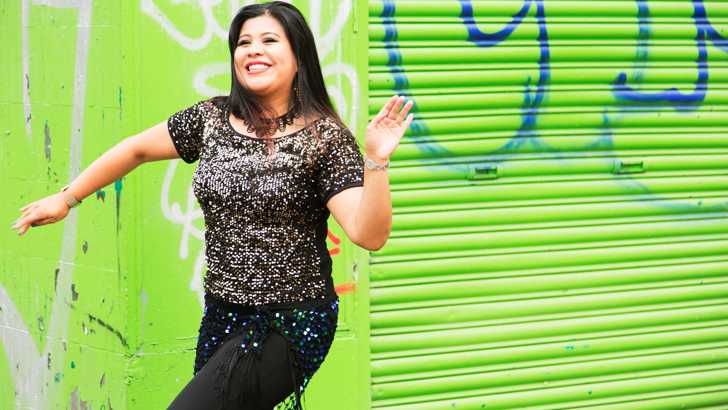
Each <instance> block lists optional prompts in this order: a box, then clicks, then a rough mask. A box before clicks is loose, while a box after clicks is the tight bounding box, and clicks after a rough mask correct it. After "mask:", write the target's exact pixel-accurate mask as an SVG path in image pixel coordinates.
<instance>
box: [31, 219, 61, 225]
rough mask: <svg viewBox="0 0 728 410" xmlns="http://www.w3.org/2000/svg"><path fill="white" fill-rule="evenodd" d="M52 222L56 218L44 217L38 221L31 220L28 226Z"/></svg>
mask: <svg viewBox="0 0 728 410" xmlns="http://www.w3.org/2000/svg"><path fill="white" fill-rule="evenodd" d="M53 222H56V218H45V219H41V220H40V221H36V222H33V223H32V224H30V226H42V225H48V224H51V223H53Z"/></svg>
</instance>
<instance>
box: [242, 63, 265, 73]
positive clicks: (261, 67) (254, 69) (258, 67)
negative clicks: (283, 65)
mask: <svg viewBox="0 0 728 410" xmlns="http://www.w3.org/2000/svg"><path fill="white" fill-rule="evenodd" d="M268 68H270V64H268V63H264V62H262V61H251V62H249V63H247V64H245V71H247V72H248V73H250V74H258V73H262V72H264V71H266V70H268Z"/></svg>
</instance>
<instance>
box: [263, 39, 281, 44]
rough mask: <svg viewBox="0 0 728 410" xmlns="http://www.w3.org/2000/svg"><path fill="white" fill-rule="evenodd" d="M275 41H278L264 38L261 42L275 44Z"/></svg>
mask: <svg viewBox="0 0 728 410" xmlns="http://www.w3.org/2000/svg"><path fill="white" fill-rule="evenodd" d="M277 41H278V40H276V39H274V38H266V39H265V40H263V42H264V43H275V42H277Z"/></svg>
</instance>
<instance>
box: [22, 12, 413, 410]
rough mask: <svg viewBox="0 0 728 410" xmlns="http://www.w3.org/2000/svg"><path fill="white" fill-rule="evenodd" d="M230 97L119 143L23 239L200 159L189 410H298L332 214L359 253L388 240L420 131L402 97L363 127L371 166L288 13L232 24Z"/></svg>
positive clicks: (321, 337) (318, 319)
mask: <svg viewBox="0 0 728 410" xmlns="http://www.w3.org/2000/svg"><path fill="white" fill-rule="evenodd" d="M229 47H230V56H231V70H232V85H231V90H230V95H229V96H226V97H216V98H213V99H210V100H206V101H201V102H199V103H197V104H195V105H193V106H192V107H189V108H187V109H185V110H182V111H180V112H178V113H176V114H174V115H172V116H171V117H170V118H169V119H168V120H167V121H165V122H163V123H160V124H158V125H156V126H154V127H152V128H150V129H148V130H145V131H143V132H141V133H140V134H138V135H136V136H133V137H130V138H127V139H126V140H124V141H122V142H121V143H119V144H118V145H116V146H115V147H113V148H112V149H110V150H109V151H107V152H106V153H105V154H103V155H102V156H101V157H100V158H98V159H97V160H96V161H94V163H92V164H91V165H90V166H89V167H88V168H87V169H86V170H85V171H84V172H82V173H81V174H80V175H79V176H78V178H76V179H75V180H74V181H73V182H72V183H71V184H70V185H69V186H66V187H65V188H63V190H62V191H61V192H59V193H58V194H55V195H51V196H49V197H46V198H43V199H41V200H39V201H36V202H33V203H31V204H28V205H26V206H25V207H23V208H21V211H22V215H21V217H20V218H19V219H18V221H16V223H15V225H14V229H17V230H18V233H19V234H20V235H22V234H24V233H25V232H26V231H27V230H28V229H29V228H30V227H31V226H41V225H45V224H49V223H53V222H57V221H59V220H61V219H63V218H64V217H65V216H66V214H67V213H68V211H69V209H70V208H71V207H73V206H76V205H78V203H80V201H81V200H82V199H83V198H85V197H86V196H88V195H90V194H91V193H93V192H95V191H96V190H97V189H100V188H101V187H103V186H106V185H107V184H109V183H111V182H113V181H114V180H117V179H119V178H121V177H122V176H124V175H126V174H127V173H128V172H130V171H131V170H133V169H134V168H136V167H137V166H138V165H140V164H142V163H144V162H148V161H156V160H162V159H174V158H182V159H183V160H184V161H185V162H188V163H192V162H195V161H196V160H198V159H199V163H198V165H197V168H196V170H195V173H194V177H193V189H194V192H195V195H196V197H197V199H198V201H199V202H200V207H201V209H202V211H203V213H204V217H205V225H206V232H205V245H206V261H207V266H208V270H207V274H206V276H205V292H206V295H205V313H204V315H203V318H202V322H201V325H200V333H199V337H198V344H197V355H196V359H195V367H194V377H193V379H192V381H190V383H189V384H188V385H187V386H186V387H185V388H184V389H183V390H182V392H181V393H180V394H179V395H178V396H177V398H176V399H175V400H174V401H173V402H172V404H171V406H170V408H171V409H175V410H179V409H219V408H223V409H232V408H235V409H240V408H243V409H271V408H273V407H274V406H275V405H276V404H278V403H284V404H285V408H300V395H301V393H303V391H304V388H305V387H306V385H307V384H308V382H309V381H310V379H311V377H312V376H313V374H314V373H315V372H316V370H317V369H318V368H319V366H320V365H321V363H322V362H323V360H324V357H325V356H326V354H327V353H328V350H329V347H330V345H331V342H332V341H333V337H334V332H335V330H336V323H337V317H338V298H337V296H336V293H335V292H334V289H333V282H332V279H331V258H330V257H329V255H328V252H327V249H326V244H325V240H326V232H327V225H326V220H327V219H328V217H329V215H330V214H333V216H334V218H335V219H336V221H337V222H338V223H339V224H340V225H341V227H342V228H343V229H344V231H345V232H346V234H347V236H348V237H349V238H350V239H351V240H352V241H353V242H354V243H356V244H357V245H359V246H361V247H363V248H366V249H369V250H376V249H379V248H381V247H382V246H383V245H384V243H385V241H386V240H387V237H388V235H389V231H390V226H391V219H392V209H391V200H390V192H389V181H388V176H387V172H386V169H387V165H388V159H389V157H390V156H391V155H392V153H393V151H394V150H395V148H396V147H397V145H398V144H399V141H400V139H401V138H402V136H403V135H404V132H405V130H406V129H407V127H408V126H409V125H410V123H411V122H412V118H413V116H412V114H409V115H408V112H409V110H410V109H411V107H412V102H411V101H410V102H407V103H406V104H404V99H403V98H401V97H397V96H394V97H393V98H392V99H391V100H390V101H389V102H388V103H387V104H386V105H385V106H384V107H383V108H382V110H381V111H380V112H379V113H378V114H377V115H376V116H375V117H374V118H373V119H372V121H371V123H370V124H369V125H368V127H367V133H366V138H365V144H364V150H365V152H366V156H365V157H364V158H362V156H361V153H360V151H359V149H358V146H357V144H356V140H355V139H354V137H353V136H352V135H351V133H350V132H349V131H348V130H347V129H346V127H345V126H344V125H343V124H342V121H341V119H340V118H339V117H338V115H337V114H336V112H335V111H334V109H333V107H332V106H331V103H330V101H329V97H328V95H327V92H326V88H325V86H324V82H323V77H322V74H321V68H320V64H319V61H318V57H317V53H316V46H315V43H314V39H313V35H312V34H311V30H310V29H309V27H308V26H307V24H306V21H305V19H304V18H303V16H302V15H301V13H300V12H299V11H298V10H297V9H296V8H295V7H293V6H291V5H289V4H287V3H283V2H277V1H276V2H272V3H266V4H259V5H251V6H247V7H244V8H243V9H241V10H240V11H239V12H238V14H237V15H236V16H235V18H234V19H233V21H232V23H231V25H230V33H229Z"/></svg>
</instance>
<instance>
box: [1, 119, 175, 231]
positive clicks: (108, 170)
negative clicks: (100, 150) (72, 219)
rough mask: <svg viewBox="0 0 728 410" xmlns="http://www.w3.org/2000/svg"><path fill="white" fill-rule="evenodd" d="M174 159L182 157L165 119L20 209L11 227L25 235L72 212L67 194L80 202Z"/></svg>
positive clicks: (107, 152)
mask: <svg viewBox="0 0 728 410" xmlns="http://www.w3.org/2000/svg"><path fill="white" fill-rule="evenodd" d="M173 158H179V155H178V154H177V151H176V150H175V148H174V144H173V143H172V139H171V138H170V136H169V131H168V130H167V123H166V121H165V122H162V123H160V124H157V125H155V126H153V127H151V128H149V129H147V130H144V131H142V132H141V133H139V134H137V135H134V136H132V137H129V138H126V139H125V140H123V141H121V142H120V143H118V144H116V145H115V146H114V147H112V148H111V149H109V150H108V151H106V152H105V153H104V154H103V155H101V156H100V157H99V158H98V159H96V160H95V161H94V162H93V163H92V164H91V165H89V166H88V168H86V169H85V170H84V171H83V172H81V174H80V175H79V176H78V177H76V179H74V180H73V182H71V184H70V185H69V187H68V189H67V190H66V191H65V192H63V193H57V194H53V195H50V196H47V197H45V198H42V199H40V200H38V201H35V202H32V203H30V204H28V205H26V206H24V207H22V208H20V211H21V212H22V214H21V216H20V218H18V220H17V221H16V222H15V224H14V225H13V228H12V229H16V230H17V231H18V235H23V234H24V233H25V232H27V231H28V229H30V227H31V226H39V225H46V224H49V223H53V222H58V221H60V220H61V219H63V218H65V217H66V215H67V214H68V211H69V208H68V205H67V204H66V201H65V200H64V198H63V196H64V195H72V196H73V197H74V198H76V199H77V200H79V201H81V200H83V198H85V197H87V196H89V195H91V194H92V193H94V192H96V191H97V190H98V189H101V188H103V187H105V186H106V185H108V184H110V183H112V182H114V181H116V180H117V179H119V178H121V177H123V176H124V175H126V174H128V173H129V172H131V171H132V170H133V169H134V168H136V167H137V166H139V165H141V164H142V163H144V162H149V161H156V160H161V159H173Z"/></svg>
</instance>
